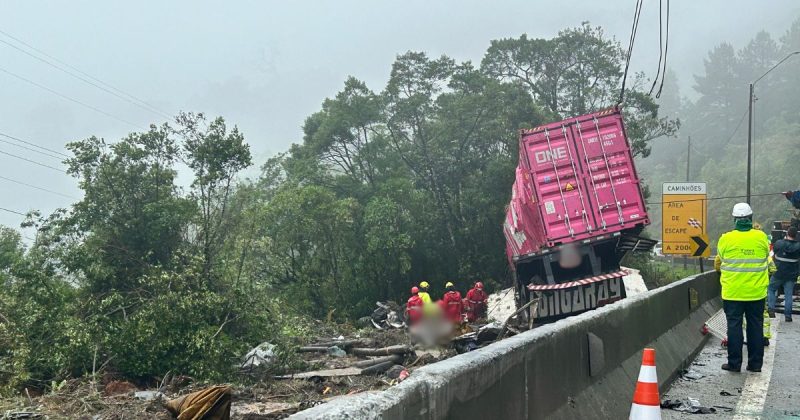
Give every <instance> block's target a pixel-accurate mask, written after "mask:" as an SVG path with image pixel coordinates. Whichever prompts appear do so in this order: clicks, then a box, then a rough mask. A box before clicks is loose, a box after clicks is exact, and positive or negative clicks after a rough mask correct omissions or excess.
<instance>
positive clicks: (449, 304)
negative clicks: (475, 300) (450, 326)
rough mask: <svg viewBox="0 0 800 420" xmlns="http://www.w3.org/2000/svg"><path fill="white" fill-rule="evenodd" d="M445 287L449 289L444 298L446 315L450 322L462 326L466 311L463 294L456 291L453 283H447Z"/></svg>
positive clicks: (443, 304)
mask: <svg viewBox="0 0 800 420" xmlns="http://www.w3.org/2000/svg"><path fill="white" fill-rule="evenodd" d="M444 287H445V288H446V289H447V292H445V294H444V297H442V306H443V309H444V315H445V316H446V317H447V319H448V320H450V322H452V323H454V324H460V323H461V321H462V317H461V313H462V312H463V310H464V306H463V303H462V302H461V293H459V291H458V290H456V287H455V286H454V285H453V283H452V282H447V284H445V285H444Z"/></svg>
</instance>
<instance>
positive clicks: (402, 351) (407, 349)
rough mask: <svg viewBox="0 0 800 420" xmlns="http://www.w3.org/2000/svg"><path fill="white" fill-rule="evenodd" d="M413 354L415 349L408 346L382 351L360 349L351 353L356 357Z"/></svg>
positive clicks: (354, 349)
mask: <svg viewBox="0 0 800 420" xmlns="http://www.w3.org/2000/svg"><path fill="white" fill-rule="evenodd" d="M412 352H414V349H413V348H412V347H411V346H406V345H398V346H389V347H384V348H380V349H368V348H358V347H356V348H352V349H350V353H351V354H354V355H356V356H389V355H391V354H408V353H412Z"/></svg>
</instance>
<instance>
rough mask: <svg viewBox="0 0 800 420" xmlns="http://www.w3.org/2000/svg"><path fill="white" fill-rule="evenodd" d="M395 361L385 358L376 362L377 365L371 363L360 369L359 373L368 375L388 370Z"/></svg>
mask: <svg viewBox="0 0 800 420" xmlns="http://www.w3.org/2000/svg"><path fill="white" fill-rule="evenodd" d="M394 365H395V363H394V362H393V361H391V360H387V361H385V362H381V363H378V364H377V365H372V366H370V367H366V368H364V369H362V370H361V374H363V375H369V374H375V373H382V372H386V371H387V370H389V368H390V367H392V366H394Z"/></svg>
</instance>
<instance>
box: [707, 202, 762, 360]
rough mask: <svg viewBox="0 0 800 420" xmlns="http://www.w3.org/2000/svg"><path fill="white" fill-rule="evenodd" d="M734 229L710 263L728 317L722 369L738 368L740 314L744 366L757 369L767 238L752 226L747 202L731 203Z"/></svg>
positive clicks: (725, 238)
mask: <svg viewBox="0 0 800 420" xmlns="http://www.w3.org/2000/svg"><path fill="white" fill-rule="evenodd" d="M731 214H732V216H733V220H734V225H735V229H734V230H732V231H730V232H727V233H725V234H723V235H722V236H721V237H720V238H719V241H718V242H717V257H716V260H715V261H714V267H715V268H716V270H717V271H718V272H720V284H721V285H722V307H723V309H724V310H725V318H726V319H727V320H728V363H725V364H723V365H722V369H724V370H727V371H731V372H740V371H741V369H742V345H743V341H744V337H743V334H742V318H743V317H744V318H746V319H747V327H746V328H747V370H749V371H751V372H761V364H762V362H763V359H764V339H763V331H762V326H763V323H764V303H765V298H766V297H767V286H768V285H769V273H768V265H767V264H768V263H767V258H768V257H769V239H768V238H767V235H766V234H765V233H764V232H762V231H760V230H757V229H753V209H752V208H750V205H749V204H747V203H738V204H736V205H735V206H733V212H732V213H731Z"/></svg>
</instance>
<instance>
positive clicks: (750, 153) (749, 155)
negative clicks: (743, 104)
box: [747, 76, 763, 204]
mask: <svg viewBox="0 0 800 420" xmlns="http://www.w3.org/2000/svg"><path fill="white" fill-rule="evenodd" d="M762 77H763V76H762ZM754 84H755V83H750V99H749V100H748V101H747V204H750V177H751V167H752V162H753V85H754Z"/></svg>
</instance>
